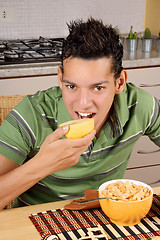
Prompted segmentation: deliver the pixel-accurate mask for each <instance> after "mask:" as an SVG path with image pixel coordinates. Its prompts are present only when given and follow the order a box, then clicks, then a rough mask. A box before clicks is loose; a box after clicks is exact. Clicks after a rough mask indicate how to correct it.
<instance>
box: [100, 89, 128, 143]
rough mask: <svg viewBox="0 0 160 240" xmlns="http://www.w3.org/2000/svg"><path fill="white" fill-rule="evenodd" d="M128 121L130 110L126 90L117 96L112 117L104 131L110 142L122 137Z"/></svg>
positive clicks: (112, 109)
mask: <svg viewBox="0 0 160 240" xmlns="http://www.w3.org/2000/svg"><path fill="white" fill-rule="evenodd" d="M128 119H129V109H128V105H127V91H126V89H125V90H124V91H123V92H122V93H120V94H117V95H115V98H114V102H113V105H112V108H111V113H110V116H109V118H108V119H107V121H106V123H105V125H104V127H103V130H102V131H104V135H105V137H106V138H107V139H108V140H109V139H113V138H116V137H119V136H121V135H122V134H123V127H124V125H125V124H126V122H127V121H128ZM101 135H103V133H102V134H101Z"/></svg>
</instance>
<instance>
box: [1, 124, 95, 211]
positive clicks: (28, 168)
mask: <svg viewBox="0 0 160 240" xmlns="http://www.w3.org/2000/svg"><path fill="white" fill-rule="evenodd" d="M67 131H68V129H65V128H58V129H56V130H55V131H54V132H53V133H52V134H50V135H49V136H48V137H47V138H46V139H45V141H44V142H43V144H42V146H41V148H40V151H39V152H38V153H37V155H36V156H34V157H33V158H32V159H31V160H29V161H28V162H26V163H25V164H23V165H21V166H18V165H17V164H16V163H14V162H12V161H11V160H10V159H8V158H6V157H4V156H2V155H0V169H1V170H0V186H1V191H0V209H2V208H3V207H5V206H6V205H7V204H8V203H9V202H10V201H12V200H13V199H15V198H16V197H18V196H19V195H20V194H22V193H23V192H25V191H26V190H27V189H29V188H31V187H32V186H33V185H34V184H36V183H37V182H38V181H39V180H41V179H43V178H44V177H46V176H48V175H49V174H52V173H54V172H57V171H61V170H64V169H67V168H70V167H71V166H73V165H75V164H77V163H78V161H79V157H80V155H81V154H82V153H83V152H84V151H85V150H86V149H87V148H88V146H89V145H90V144H91V142H92V139H93V138H94V136H95V130H94V131H92V132H91V133H90V134H88V135H87V136H85V137H84V138H79V139H60V138H61V137H62V136H63V135H64V134H65V133H66V132H67Z"/></svg>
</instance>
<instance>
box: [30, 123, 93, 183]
mask: <svg viewBox="0 0 160 240" xmlns="http://www.w3.org/2000/svg"><path fill="white" fill-rule="evenodd" d="M67 131H68V126H64V127H60V128H58V129H56V130H55V131H54V132H53V133H51V134H50V135H49V136H47V138H46V139H45V141H44V142H43V144H42V146H41V148H40V151H39V153H38V154H37V155H36V156H35V157H34V158H33V159H32V160H33V161H35V163H36V165H37V166H36V168H38V169H39V170H38V172H39V174H40V172H41V173H42V175H43V176H41V178H43V177H45V176H47V175H49V174H52V173H54V172H57V171H61V170H64V169H67V168H69V167H72V166H73V165H75V164H77V163H78V161H79V157H80V155H81V154H82V153H83V152H84V151H85V150H86V149H87V148H88V146H89V145H90V144H91V142H92V139H93V138H94V136H95V133H96V131H95V130H93V131H92V132H91V133H90V134H88V135H87V136H85V137H83V138H78V139H68V138H66V139H61V137H62V136H63V135H64V134H66V133H67Z"/></svg>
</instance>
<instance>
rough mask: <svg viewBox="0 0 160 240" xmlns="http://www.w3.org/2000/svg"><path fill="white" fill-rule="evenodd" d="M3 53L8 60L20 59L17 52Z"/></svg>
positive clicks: (6, 51)
mask: <svg viewBox="0 0 160 240" xmlns="http://www.w3.org/2000/svg"><path fill="white" fill-rule="evenodd" d="M3 53H4V57H5V58H6V59H17V58H19V57H20V55H19V54H18V53H17V52H15V51H12V50H5V51H4V52H3Z"/></svg>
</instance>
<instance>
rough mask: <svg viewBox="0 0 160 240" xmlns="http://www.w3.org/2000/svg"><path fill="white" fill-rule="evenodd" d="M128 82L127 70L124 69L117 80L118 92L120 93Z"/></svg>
mask: <svg viewBox="0 0 160 240" xmlns="http://www.w3.org/2000/svg"><path fill="white" fill-rule="evenodd" d="M126 83H127V72H126V71H125V70H124V69H123V70H122V71H121V73H120V76H119V78H117V80H116V94H120V93H121V92H123V90H124V89H125V87H126Z"/></svg>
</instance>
